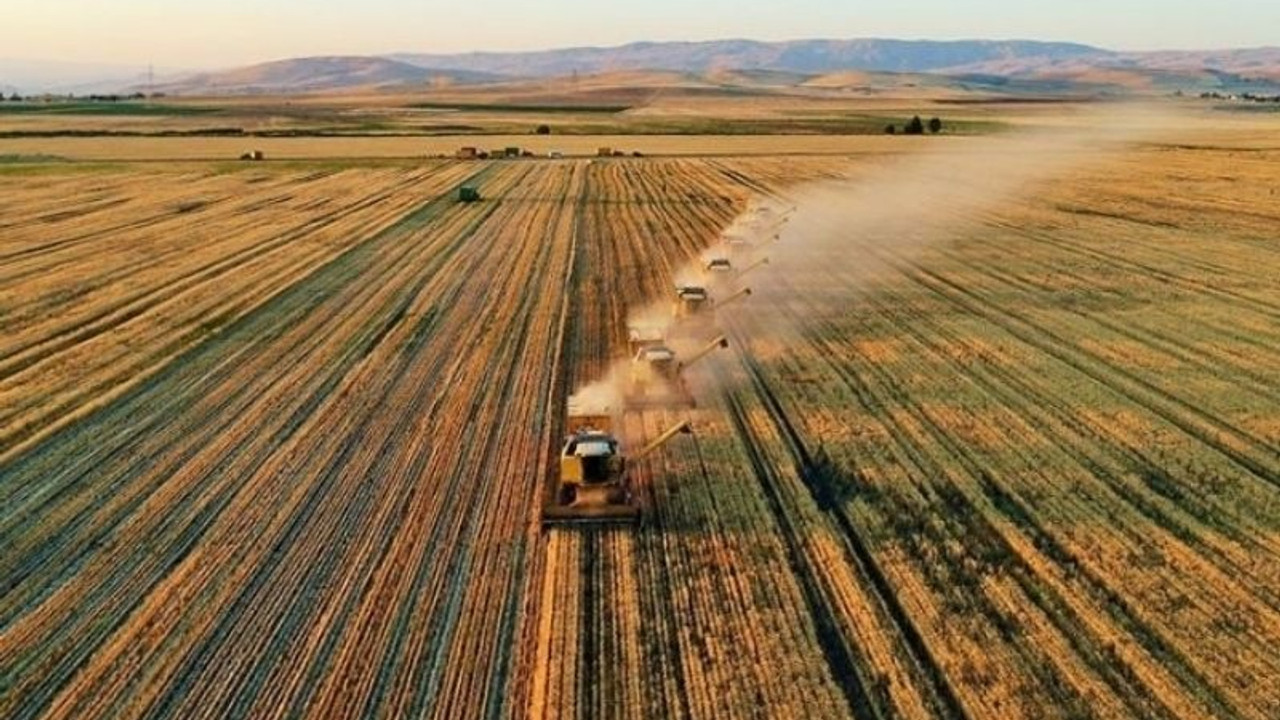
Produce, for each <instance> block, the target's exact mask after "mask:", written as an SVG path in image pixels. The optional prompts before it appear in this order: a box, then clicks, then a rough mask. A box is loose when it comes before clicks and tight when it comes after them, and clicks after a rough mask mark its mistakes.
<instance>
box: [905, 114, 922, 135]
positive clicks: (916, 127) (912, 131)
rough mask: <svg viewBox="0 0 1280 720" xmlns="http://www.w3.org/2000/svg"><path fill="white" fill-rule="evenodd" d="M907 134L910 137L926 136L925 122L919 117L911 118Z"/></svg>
mask: <svg viewBox="0 0 1280 720" xmlns="http://www.w3.org/2000/svg"><path fill="white" fill-rule="evenodd" d="M906 133H907V134H908V135H923V134H924V121H923V120H921V119H920V116H919V115H916V116H915V117H913V118H911V122H909V123H907V129H906Z"/></svg>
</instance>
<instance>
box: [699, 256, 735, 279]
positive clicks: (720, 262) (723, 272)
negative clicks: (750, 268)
mask: <svg viewBox="0 0 1280 720" xmlns="http://www.w3.org/2000/svg"><path fill="white" fill-rule="evenodd" d="M702 274H703V276H705V277H706V278H707V279H708V280H724V279H726V278H728V277H730V276H731V275H733V263H732V262H730V261H729V258H727V257H714V258H711V259H710V260H708V261H707V262H706V264H704V265H703V266H702Z"/></svg>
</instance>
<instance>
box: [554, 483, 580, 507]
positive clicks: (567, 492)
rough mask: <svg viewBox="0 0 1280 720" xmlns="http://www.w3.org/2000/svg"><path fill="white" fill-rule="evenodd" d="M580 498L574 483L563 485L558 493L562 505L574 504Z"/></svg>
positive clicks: (558, 500) (558, 499)
mask: <svg viewBox="0 0 1280 720" xmlns="http://www.w3.org/2000/svg"><path fill="white" fill-rule="evenodd" d="M577 499H578V493H577V488H575V487H574V486H572V485H561V486H560V492H559V493H558V497H557V502H559V503H560V504H561V505H565V506H568V505H572V504H573V501H574V500H577Z"/></svg>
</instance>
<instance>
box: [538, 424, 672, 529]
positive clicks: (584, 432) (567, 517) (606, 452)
mask: <svg viewBox="0 0 1280 720" xmlns="http://www.w3.org/2000/svg"><path fill="white" fill-rule="evenodd" d="M567 429H568V432H569V435H568V437H567V438H565V443H564V446H563V448H562V449H561V451H560V463H559V468H558V469H559V480H558V483H557V487H556V492H555V498H554V499H553V500H552V501H551V502H550V503H549V504H548V505H547V506H546V507H545V508H544V509H543V512H542V522H543V524H544V525H573V524H607V523H620V522H621V523H626V522H635V521H636V520H638V519H639V518H640V506H639V504H638V503H637V501H636V498H635V497H634V496H633V494H632V492H631V485H630V481H629V478H628V475H627V464H628V460H630V461H631V462H635V461H637V460H640V459H642V458H644V457H645V456H647V455H649V454H651V453H653V452H654V451H656V450H657V449H658V448H660V447H662V446H663V445H665V444H666V443H667V442H669V441H670V440H671V439H672V438H674V437H676V436H677V435H679V434H681V433H689V432H692V430H691V428H690V425H689V422H688V421H687V420H686V421H683V422H680V423H677V424H676V425H674V426H672V427H671V428H670V429H668V430H667V431H666V432H664V433H662V435H660V436H658V437H657V438H656V439H654V440H653V442H650V443H649V444H648V445H646V446H645V447H643V448H642V449H641V450H640V451H639V452H637V453H635V454H633V455H631V456H630V457H628V456H627V455H626V452H625V450H624V448H623V445H622V442H621V441H620V440H619V439H618V438H617V436H616V435H615V434H614V432H613V418H612V416H611V415H610V414H608V413H575V412H573V410H572V409H571V411H570V415H569V418H568V425H567Z"/></svg>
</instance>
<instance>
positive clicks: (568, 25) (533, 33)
mask: <svg viewBox="0 0 1280 720" xmlns="http://www.w3.org/2000/svg"><path fill="white" fill-rule="evenodd" d="M0 9H2V10H3V13H0V15H2V16H3V17H4V42H3V44H2V45H0V57H8V58H32V59H44V60H65V61H77V62H81V61H83V62H103V63H127V64H132V63H146V62H148V61H151V62H155V63H156V64H157V65H161V66H169V67H208V66H225V65H235V64H241V63H248V62H256V61H260V60H268V59H275V58H283V57H294V56H299V55H323V54H348V53H350V54H373V53H386V52H395V51H413V52H458V51H466V50H527V49H540V48H550V47H562V46H569V45H616V44H621V43H625V42H630V41H633V40H706V39H720V38H731V37H745V38H753V39H761V40H782V39H796V38H814V37H827V38H849V37H893V38H908V39H915V38H926V39H958V38H996V39H1003V38H1026V39H1036V40H1071V41H1077V42H1084V43H1089V44H1094V45H1100V46H1103V47H1107V48H1112V49H1119V50H1129V49H1133V50H1149V49H1206V48H1223V47H1247V46H1258V45H1280V0H1021V1H1020V2H1009V0H870V1H864V0H856V1H851V0H787V1H786V2H782V1H779V0H769V1H768V2H765V1H762V0H737V1H736V2H735V1H730V0H643V1H641V2H629V3H625V4H624V3H616V2H615V3H606V2H604V1H603V0H596V1H595V2H581V1H579V0H536V1H534V2H518V1H517V0H458V1H456V2H435V1H432V2H412V1H410V0H358V1H352V0H345V1H338V0H0Z"/></svg>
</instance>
